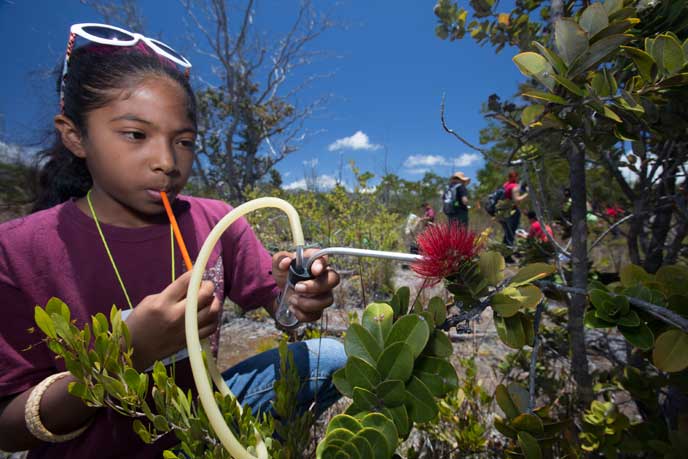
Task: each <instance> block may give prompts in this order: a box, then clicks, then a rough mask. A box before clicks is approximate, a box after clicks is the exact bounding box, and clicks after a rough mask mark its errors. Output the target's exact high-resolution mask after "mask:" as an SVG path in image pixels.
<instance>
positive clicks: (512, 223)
mask: <svg viewBox="0 0 688 459" xmlns="http://www.w3.org/2000/svg"><path fill="white" fill-rule="evenodd" d="M520 223H521V210H520V209H519V208H518V207H516V208H515V209H514V213H513V214H511V215H510V216H509V218H507V219H506V220H502V227H503V228H504V239H503V242H504V244H505V245H508V246H509V247H513V246H514V236H515V235H516V230H517V229H518V225H519V224H520Z"/></svg>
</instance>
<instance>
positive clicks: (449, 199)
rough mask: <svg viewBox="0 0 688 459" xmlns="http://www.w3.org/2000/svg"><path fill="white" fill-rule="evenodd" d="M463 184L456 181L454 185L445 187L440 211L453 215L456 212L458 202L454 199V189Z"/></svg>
mask: <svg viewBox="0 0 688 459" xmlns="http://www.w3.org/2000/svg"><path fill="white" fill-rule="evenodd" d="M460 186H463V185H461V184H460V183H457V184H456V185H454V186H450V187H449V188H447V190H446V191H445V192H444V195H443V196H442V212H444V213H445V214H446V215H454V214H456V213H458V205H459V204H458V202H457V201H456V190H457V189H458V188H459V187H460Z"/></svg>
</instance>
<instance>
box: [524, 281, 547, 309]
mask: <svg viewBox="0 0 688 459" xmlns="http://www.w3.org/2000/svg"><path fill="white" fill-rule="evenodd" d="M518 292H519V293H520V296H521V297H522V300H521V307H522V308H525V309H532V310H534V309H535V308H536V307H537V305H538V304H539V303H540V301H542V300H543V299H544V298H545V296H544V295H543V293H542V290H540V289H539V288H537V287H536V286H534V285H524V286H523V287H519V288H518Z"/></svg>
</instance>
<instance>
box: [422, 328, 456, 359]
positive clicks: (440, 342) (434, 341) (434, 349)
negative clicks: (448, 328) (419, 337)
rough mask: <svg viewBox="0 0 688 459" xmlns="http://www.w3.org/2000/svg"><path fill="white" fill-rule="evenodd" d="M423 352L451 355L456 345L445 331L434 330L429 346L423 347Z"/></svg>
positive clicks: (441, 355) (443, 355)
mask: <svg viewBox="0 0 688 459" xmlns="http://www.w3.org/2000/svg"><path fill="white" fill-rule="evenodd" d="M423 353H424V354H429V355H436V356H437V357H449V356H450V355H452V354H453V353H454V347H453V346H452V343H451V341H450V340H449V336H447V334H446V333H445V332H443V331H442V330H433V332H432V334H431V335H430V339H429V340H428V344H427V346H425V349H423Z"/></svg>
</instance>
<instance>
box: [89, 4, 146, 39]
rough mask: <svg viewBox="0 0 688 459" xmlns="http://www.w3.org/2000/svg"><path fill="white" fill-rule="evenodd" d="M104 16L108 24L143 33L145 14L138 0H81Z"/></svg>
mask: <svg viewBox="0 0 688 459" xmlns="http://www.w3.org/2000/svg"><path fill="white" fill-rule="evenodd" d="M81 3H82V4H83V5H86V6H90V7H91V8H93V9H94V10H96V12H97V13H98V14H100V15H101V16H102V17H103V21H105V23H106V24H111V25H114V26H118V27H124V28H126V29H129V30H131V31H133V32H138V33H143V30H144V22H143V15H142V14H141V11H140V10H139V7H138V4H137V2H136V0H109V1H108V0H81Z"/></svg>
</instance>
